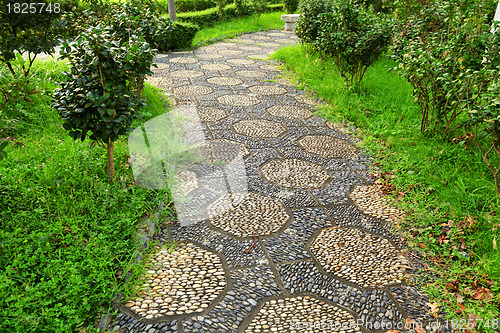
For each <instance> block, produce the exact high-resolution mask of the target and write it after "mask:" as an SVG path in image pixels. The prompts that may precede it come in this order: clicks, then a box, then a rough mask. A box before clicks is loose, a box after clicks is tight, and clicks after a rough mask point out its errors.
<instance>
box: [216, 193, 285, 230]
mask: <svg viewBox="0 0 500 333" xmlns="http://www.w3.org/2000/svg"><path fill="white" fill-rule="evenodd" d="M208 214H209V216H211V217H212V218H211V219H210V220H209V222H210V223H211V224H212V225H213V226H214V227H216V228H219V229H222V230H223V231H225V232H227V233H229V234H231V235H234V236H236V237H251V236H252V235H254V236H266V235H269V234H272V233H274V232H277V231H279V230H280V229H281V228H282V227H283V226H284V225H285V224H286V223H287V222H288V220H290V218H291V216H290V215H289V214H288V212H287V210H286V208H285V206H284V205H283V203H282V202H281V201H280V200H278V199H275V198H271V197H267V196H263V195H262V194H259V193H254V192H249V193H243V194H238V193H235V194H227V195H224V196H222V197H220V198H219V199H217V200H216V201H215V202H213V203H212V204H211V205H210V206H209V207H208Z"/></svg>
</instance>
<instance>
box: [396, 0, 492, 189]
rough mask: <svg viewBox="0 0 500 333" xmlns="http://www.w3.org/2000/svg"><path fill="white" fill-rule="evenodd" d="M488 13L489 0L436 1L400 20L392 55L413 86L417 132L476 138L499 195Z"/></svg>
mask: <svg viewBox="0 0 500 333" xmlns="http://www.w3.org/2000/svg"><path fill="white" fill-rule="evenodd" d="M491 18H492V7H491V2H485V3H483V2H469V3H467V4H466V5H464V4H463V3H461V2H458V1H454V0H446V1H440V2H436V3H435V4H432V5H429V6H427V7H425V8H423V9H422V10H421V12H420V13H418V15H415V16H414V17H413V18H412V20H408V21H406V22H402V23H401V24H400V27H399V34H398V35H397V38H396V39H395V41H394V57H395V59H397V60H398V62H399V69H400V72H401V74H402V75H404V76H405V77H406V78H407V79H408V81H409V82H410V83H411V84H412V86H413V88H414V95H415V97H416V99H417V102H418V104H419V106H420V110H421V114H422V119H421V126H420V129H421V131H422V133H426V134H432V135H436V134H440V135H442V136H444V137H448V136H451V135H453V136H456V137H458V138H457V140H458V141H463V142H464V143H466V145H467V146H468V145H469V144H470V143H475V144H476V146H477V147H478V148H479V149H480V150H481V152H482V155H483V159H484V161H485V162H486V164H487V165H488V168H489V169H490V171H491V172H492V174H493V175H494V178H495V184H496V186H497V191H498V194H499V195H500V186H499V179H498V176H499V169H498V168H499V165H500V149H499V144H500V135H499V134H498V133H499V132H498V130H499V128H498V122H497V121H496V119H497V117H498V116H499V115H500V113H499V112H500V111H499V108H498V105H497V104H496V103H498V97H497V96H496V95H495V93H494V92H495V91H497V88H498V86H497V83H498V81H499V79H500V71H499V67H498V64H500V46H499V41H500V30H498V29H492V21H491ZM458 129H462V130H463V131H464V132H462V133H458V132H457V130H458ZM458 134H461V135H460V136H459V135H458Z"/></svg>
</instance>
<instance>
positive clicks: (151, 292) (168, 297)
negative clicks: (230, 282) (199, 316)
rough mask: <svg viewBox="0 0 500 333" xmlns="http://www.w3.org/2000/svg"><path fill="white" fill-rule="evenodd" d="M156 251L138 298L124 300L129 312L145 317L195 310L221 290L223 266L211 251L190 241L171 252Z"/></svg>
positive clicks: (224, 284) (223, 278)
mask: <svg viewBox="0 0 500 333" xmlns="http://www.w3.org/2000/svg"><path fill="white" fill-rule="evenodd" d="M157 250H159V251H158V252H157V253H156V254H155V255H154V256H153V257H152V258H151V261H150V263H149V265H150V267H149V268H148V271H147V274H146V276H145V278H144V281H143V283H142V286H141V287H142V288H141V292H140V295H139V297H138V298H135V299H132V300H131V301H129V302H126V303H125V306H126V307H127V308H129V309H130V311H133V312H135V313H136V314H138V315H140V316H141V317H144V318H145V319H153V318H158V317H162V316H173V315H181V314H189V313H198V312H202V311H203V310H205V309H206V308H207V307H208V306H209V305H210V303H211V302H212V301H213V300H215V299H216V298H217V296H218V295H219V294H220V293H221V292H222V291H223V290H224V288H225V286H226V277H225V273H224V269H223V268H222V263H221V260H220V258H219V257H218V256H217V255H216V254H214V253H212V252H211V251H207V250H205V249H203V248H200V247H198V246H196V245H194V244H190V243H189V244H183V245H179V246H178V247H177V248H175V249H173V251H172V250H169V249H167V248H161V249H160V248H159V247H157ZM142 295H144V296H142Z"/></svg>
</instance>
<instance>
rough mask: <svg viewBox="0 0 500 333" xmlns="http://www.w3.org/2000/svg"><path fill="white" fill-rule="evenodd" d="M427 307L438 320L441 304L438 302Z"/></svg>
mask: <svg viewBox="0 0 500 333" xmlns="http://www.w3.org/2000/svg"><path fill="white" fill-rule="evenodd" d="M425 305H427V306H428V307H430V308H431V313H432V315H433V316H434V318H437V317H438V316H437V314H438V312H439V304H438V303H437V302H433V303H425Z"/></svg>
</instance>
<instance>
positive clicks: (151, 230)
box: [97, 201, 164, 332]
mask: <svg viewBox="0 0 500 333" xmlns="http://www.w3.org/2000/svg"><path fill="white" fill-rule="evenodd" d="M163 207H164V203H163V201H162V202H160V204H159V205H158V210H159V211H160V212H161V211H162V210H163ZM138 221H139V226H138V228H137V229H138V231H137V234H136V235H137V237H138V238H139V239H141V240H142V244H141V245H139V253H137V256H136V258H135V259H134V262H135V263H138V262H140V261H141V260H142V258H143V255H144V253H145V252H146V250H147V248H148V246H149V242H150V241H151V240H152V239H153V237H154V235H155V234H156V230H157V228H156V225H157V223H158V222H159V221H160V214H159V213H158V212H155V214H154V220H151V218H145V219H144V218H138ZM144 227H146V228H147V232H146V233H143V232H141V228H144ZM141 240H139V241H141ZM130 277H131V272H128V274H127V275H126V276H125V278H124V280H125V281H124V282H125V284H128V283H129V279H130ZM122 298H123V293H118V294H117V295H116V297H115V299H114V300H113V301H112V302H111V307H110V308H107V309H106V310H108V311H107V312H108V313H106V314H104V315H103V316H102V317H101V319H100V320H99V323H98V324H97V329H98V330H99V331H101V332H104V331H106V330H107V328H108V326H109V324H110V323H111V322H112V321H113V320H114V318H115V315H112V314H110V313H109V310H110V309H113V310H120V308H121V305H120V303H121V300H122Z"/></svg>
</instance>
